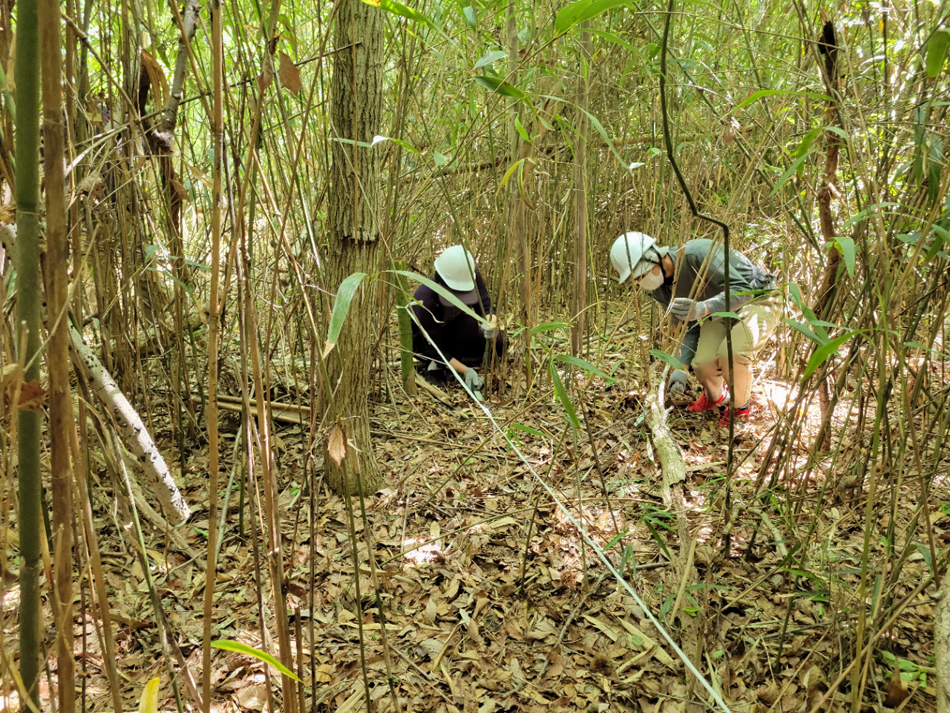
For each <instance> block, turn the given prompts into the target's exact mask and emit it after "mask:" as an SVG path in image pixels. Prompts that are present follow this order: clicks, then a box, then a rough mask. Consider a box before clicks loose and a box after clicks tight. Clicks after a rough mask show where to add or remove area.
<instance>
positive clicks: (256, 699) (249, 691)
mask: <svg viewBox="0 0 950 713" xmlns="http://www.w3.org/2000/svg"><path fill="white" fill-rule="evenodd" d="M237 702H238V705H240V706H241V707H242V708H250V709H251V710H252V711H262V710H264V706H265V705H267V689H266V688H264V686H248V687H247V688H242V689H241V690H240V691H238V694H237Z"/></svg>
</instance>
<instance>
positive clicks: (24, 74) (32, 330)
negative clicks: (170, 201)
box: [14, 0, 45, 706]
mask: <svg viewBox="0 0 950 713" xmlns="http://www.w3.org/2000/svg"><path fill="white" fill-rule="evenodd" d="M16 29H17V38H16V67H15V70H14V71H15V75H14V76H15V79H16V89H17V98H16V126H17V132H16V205H17V216H16V222H17V250H16V256H17V301H16V310H17V312H16V313H17V317H16V319H17V339H18V345H17V346H19V348H20V354H19V358H20V362H21V364H24V365H25V371H24V375H23V379H24V382H25V384H24V385H35V386H36V387H39V379H40V305H41V303H42V299H43V298H42V295H41V293H40V266H39V256H40V245H39V241H40V177H39V164H40V136H39V125H40V84H39V82H40V71H39V69H40V63H39V61H38V60H39V54H40V52H39V17H38V7H37V3H36V0H21V2H18V3H17V20H16ZM40 419H41V409H40V408H33V409H24V408H20V409H19V411H18V419H17V421H18V424H17V431H18V440H17V449H18V464H17V468H18V471H17V480H18V483H19V506H20V513H19V516H20V557H21V558H22V562H21V565H20V678H21V679H22V681H23V686H24V688H25V695H26V696H27V697H29V698H30V699H32V701H33V702H34V703H35V704H36V705H37V706H39V702H40V698H39V675H40V670H41V668H42V667H41V661H42V657H43V651H42V622H43V619H42V612H41V608H40V607H41V595H40V571H41V567H42V562H41V553H40V544H41V540H42V539H43V538H44V537H45V533H44V531H43V522H42V518H41V514H40V508H41V507H42V506H41V494H40V491H41V487H42V486H41V483H40V467H41V465H40V462H41V454H40V430H41V423H40ZM21 695H22V694H21Z"/></svg>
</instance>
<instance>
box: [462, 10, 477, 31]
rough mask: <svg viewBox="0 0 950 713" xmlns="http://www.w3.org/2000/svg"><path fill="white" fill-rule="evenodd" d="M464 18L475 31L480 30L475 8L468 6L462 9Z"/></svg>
mask: <svg viewBox="0 0 950 713" xmlns="http://www.w3.org/2000/svg"><path fill="white" fill-rule="evenodd" d="M462 16H463V17H464V18H465V22H466V23H467V24H468V26H469V27H471V28H472V29H473V30H477V29H478V22H477V21H476V20H475V8H473V7H472V6H471V5H466V6H465V7H463V8H462Z"/></svg>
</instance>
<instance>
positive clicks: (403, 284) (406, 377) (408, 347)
mask: <svg viewBox="0 0 950 713" xmlns="http://www.w3.org/2000/svg"><path fill="white" fill-rule="evenodd" d="M393 265H395V267H396V269H397V270H401V271H405V270H406V261H405V260H395V261H393ZM396 277H397V278H398V279H399V284H398V285H397V286H396V321H397V322H398V324H399V366H400V369H401V372H402V385H403V388H405V389H406V393H407V394H409V395H410V396H415V393H416V366H415V363H414V362H413V359H412V320H411V319H410V318H409V300H408V298H407V296H408V294H409V279H408V278H407V277H406V276H405V275H397V276H396Z"/></svg>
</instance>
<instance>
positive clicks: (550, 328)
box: [530, 322, 571, 334]
mask: <svg viewBox="0 0 950 713" xmlns="http://www.w3.org/2000/svg"><path fill="white" fill-rule="evenodd" d="M570 328H571V325H570V323H569V322H545V323H544V324H539V325H537V326H534V327H532V328H531V332H530V334H540V333H541V332H556V331H557V330H558V329H570Z"/></svg>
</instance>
